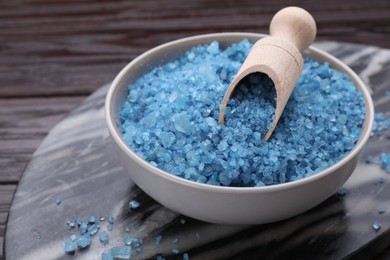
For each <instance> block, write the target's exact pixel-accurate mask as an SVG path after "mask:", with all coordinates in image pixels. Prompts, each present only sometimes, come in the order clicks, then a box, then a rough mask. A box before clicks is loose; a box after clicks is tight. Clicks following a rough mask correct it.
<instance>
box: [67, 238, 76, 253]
mask: <svg viewBox="0 0 390 260" xmlns="http://www.w3.org/2000/svg"><path fill="white" fill-rule="evenodd" d="M64 250H65V252H66V253H68V254H71V253H74V251H75V250H76V247H75V246H74V244H73V242H72V241H66V242H65V245H64Z"/></svg>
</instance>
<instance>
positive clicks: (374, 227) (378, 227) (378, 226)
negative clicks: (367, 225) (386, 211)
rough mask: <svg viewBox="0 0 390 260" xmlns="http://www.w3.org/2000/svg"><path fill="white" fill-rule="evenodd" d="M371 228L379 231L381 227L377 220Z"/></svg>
mask: <svg viewBox="0 0 390 260" xmlns="http://www.w3.org/2000/svg"><path fill="white" fill-rule="evenodd" d="M371 226H372V228H373V229H374V230H375V231H378V230H379V229H381V227H382V224H381V223H380V222H379V221H378V220H374V221H373V222H372V224H371Z"/></svg>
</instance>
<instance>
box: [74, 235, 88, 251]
mask: <svg viewBox="0 0 390 260" xmlns="http://www.w3.org/2000/svg"><path fill="white" fill-rule="evenodd" d="M91 240H92V238H91V236H90V235H88V234H84V235H81V236H80V237H78V238H77V240H76V244H77V247H78V248H79V249H85V248H87V247H89V245H90V244H91Z"/></svg>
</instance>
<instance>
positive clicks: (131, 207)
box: [129, 200, 140, 209]
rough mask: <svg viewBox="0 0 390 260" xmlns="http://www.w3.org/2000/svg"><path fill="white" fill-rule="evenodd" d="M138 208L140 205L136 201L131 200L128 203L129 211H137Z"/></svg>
mask: <svg viewBox="0 0 390 260" xmlns="http://www.w3.org/2000/svg"><path fill="white" fill-rule="evenodd" d="M139 206H140V204H139V202H138V201H136V200H131V201H130V202H129V209H137V208H139Z"/></svg>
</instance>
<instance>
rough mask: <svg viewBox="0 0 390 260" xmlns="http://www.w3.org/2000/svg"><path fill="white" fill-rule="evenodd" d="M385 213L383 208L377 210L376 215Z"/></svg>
mask: <svg viewBox="0 0 390 260" xmlns="http://www.w3.org/2000/svg"><path fill="white" fill-rule="evenodd" d="M386 211H387V209H386V208H385V207H380V208H378V213H379V214H384V213H386Z"/></svg>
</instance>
